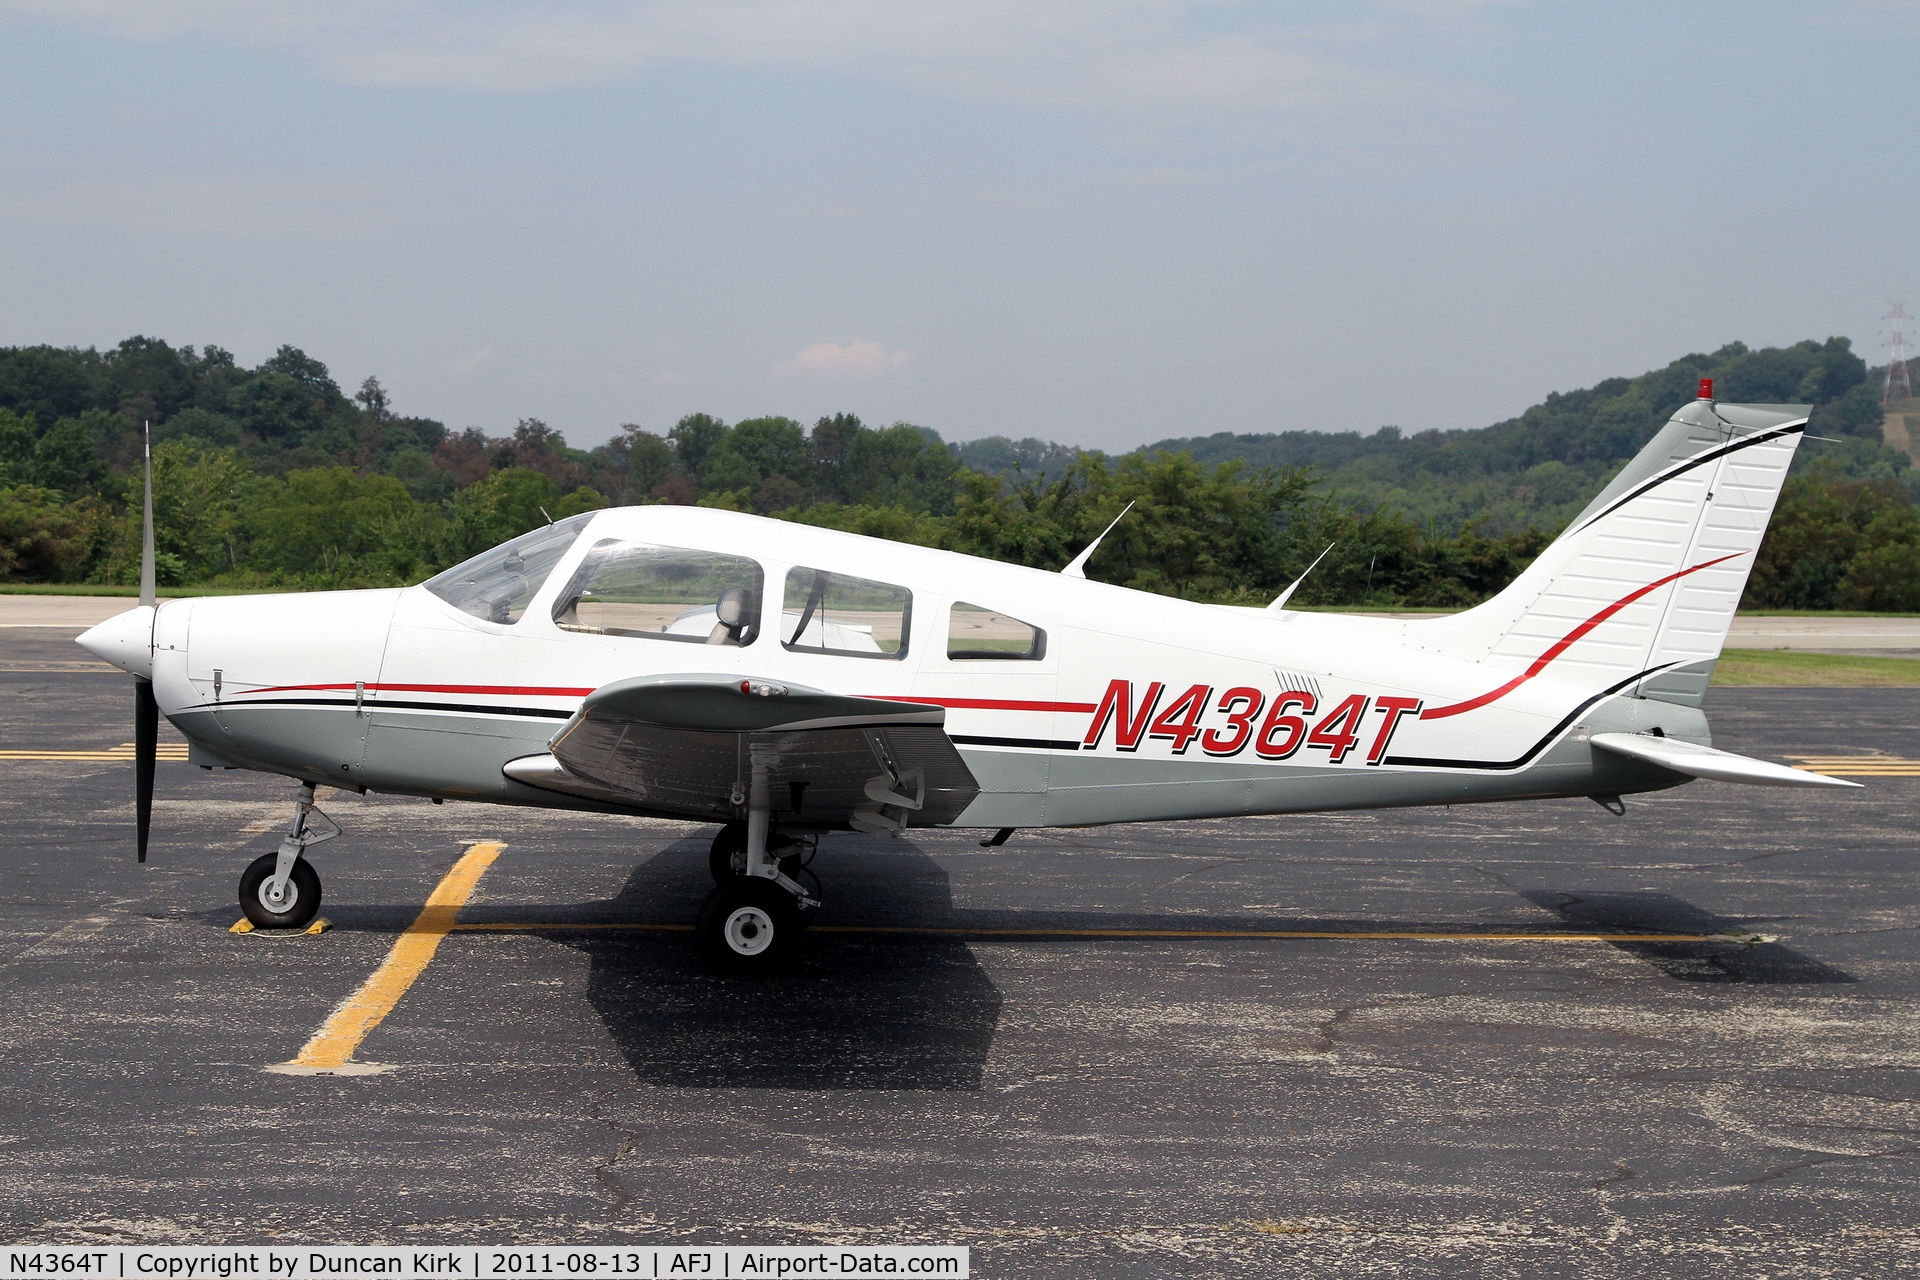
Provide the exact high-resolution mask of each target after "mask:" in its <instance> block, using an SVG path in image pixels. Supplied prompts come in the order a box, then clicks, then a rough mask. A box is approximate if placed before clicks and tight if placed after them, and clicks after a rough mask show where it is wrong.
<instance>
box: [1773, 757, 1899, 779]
mask: <svg viewBox="0 0 1920 1280" xmlns="http://www.w3.org/2000/svg"><path fill="white" fill-rule="evenodd" d="M1787 759H1789V760H1797V761H1799V762H1800V767H1801V768H1802V769H1805V770H1806V771H1807V772H1808V773H1818V774H1823V775H1825V776H1826V777H1829V778H1920V760H1909V759H1906V758H1905V757H1904V756H1788V757H1787Z"/></svg>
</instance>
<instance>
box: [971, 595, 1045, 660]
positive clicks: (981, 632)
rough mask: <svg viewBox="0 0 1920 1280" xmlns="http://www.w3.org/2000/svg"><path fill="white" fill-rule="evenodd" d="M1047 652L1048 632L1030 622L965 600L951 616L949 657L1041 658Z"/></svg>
mask: <svg viewBox="0 0 1920 1280" xmlns="http://www.w3.org/2000/svg"><path fill="white" fill-rule="evenodd" d="M1046 656H1047V633H1046V632H1044V631H1042V630H1041V629H1040V628H1038V627H1036V626H1034V625H1033V624H1032V623H1030V622H1022V621H1020V619H1018V618H1015V617H1010V616H1008V615H1007V614H1004V613H1001V612H999V611H998V610H994V609H989V608H987V607H986V606H984V605H977V604H968V603H966V602H965V601H964V600H963V601H960V602H958V603H956V604H955V605H954V606H953V612H952V613H951V614H950V615H948V619H947V657H949V658H958V659H972V658H988V659H994V658H997V659H1002V660H1005V659H1022V658H1024V659H1029V660H1032V659H1037V658H1044V657H1046Z"/></svg>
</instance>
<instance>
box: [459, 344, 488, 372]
mask: <svg viewBox="0 0 1920 1280" xmlns="http://www.w3.org/2000/svg"><path fill="white" fill-rule="evenodd" d="M492 359H493V348H492V347H482V348H480V349H479V350H478V351H470V352H468V353H467V354H466V355H464V356H461V357H460V358H459V359H458V360H455V361H454V362H453V371H454V372H455V373H472V372H473V371H474V370H475V369H478V368H479V367H480V366H481V365H483V364H486V363H487V362H488V361H490V360H492Z"/></svg>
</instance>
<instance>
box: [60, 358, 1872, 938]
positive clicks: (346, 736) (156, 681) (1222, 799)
mask: <svg viewBox="0 0 1920 1280" xmlns="http://www.w3.org/2000/svg"><path fill="white" fill-rule="evenodd" d="M1806 422H1807V410H1806V408H1805V407H1804V406H1785V405H1732V404H1718V403H1716V402H1715V401H1714V400H1713V399H1712V394H1711V384H1710V383H1706V382H1703V383H1702V387H1701V398H1700V399H1698V400H1696V401H1694V402H1692V403H1691V404H1689V405H1688V406H1686V407H1685V408H1683V409H1681V410H1680V411H1679V412H1678V413H1676V414H1675V415H1674V416H1673V418H1672V420H1671V421H1670V422H1669V423H1668V424H1667V425H1666V427H1665V428H1664V429H1662V430H1661V431H1660V432H1659V434H1658V435H1656V436H1655V437H1654V439H1653V441H1652V442H1651V443H1650V444H1648V445H1647V447H1646V448H1645V449H1644V450H1642V451H1641V452H1640V454H1639V455H1638V456H1637V457H1635V458H1634V459H1633V460H1632V461H1631V462H1629V463H1628V464H1627V466H1626V467H1625V468H1624V469H1623V470H1622V471H1621V472H1620V473H1619V475H1617V476H1615V477H1614V479H1613V481H1612V482H1611V483H1610V484H1608V485H1607V487H1606V488H1605V489H1604V490H1603V491H1602V492H1601V494H1600V496H1599V497H1597V498H1595V499H1594V500H1593V502H1592V504H1591V505H1590V506H1588V508H1587V509H1586V510H1585V511H1584V512H1582V513H1581V515H1580V516H1579V518H1578V519H1576V520H1574V521H1573V523H1572V524H1571V525H1570V526H1569V527H1568V528H1567V530H1566V532H1565V533H1563V534H1562V535H1561V536H1560V538H1559V539H1558V540H1557V541H1555V542H1554V543H1553V544H1552V545H1551V546H1550V547H1548V548H1547V549H1546V551H1545V552H1544V553H1542V554H1541V556H1540V557H1539V558H1538V559H1537V560H1535V561H1534V563H1533V564H1532V565H1531V567H1529V568H1528V569H1527V570H1526V571H1525V572H1524V573H1522V574H1521V575H1520V576H1519V577H1518V578H1517V579H1516V580H1515V581H1514V582H1513V584H1512V585H1511V586H1509V587H1508V588H1507V589H1506V590H1505V591H1502V592H1501V593H1500V594H1498V595H1497V596H1495V597H1494V598H1492V599H1491V600H1488V601H1487V602H1486V603H1484V604H1481V605H1479V606H1478V607H1476V608H1472V609H1468V610H1466V611H1465V612H1462V613H1458V614H1454V615H1452V616H1449V617H1435V618H1431V619H1417V620H1395V619H1385V618H1370V617H1356V616H1343V615H1334V614H1322V613H1299V612H1293V611H1289V610H1287V609H1286V608H1285V607H1284V606H1285V604H1286V601H1287V598H1288V595H1290V594H1291V591H1292V588H1289V589H1288V593H1287V594H1286V595H1282V596H1281V597H1280V598H1279V599H1278V600H1276V601H1275V602H1274V604H1273V605H1272V606H1269V607H1268V608H1266V609H1249V608H1234V607H1226V606H1220V605H1209V604H1196V603H1193V602H1190V601H1185V600H1176V599H1169V598H1166V597H1163V596H1156V595H1150V594H1146V593H1143V592H1139V591H1133V590H1129V589H1126V588H1122V587H1114V586H1107V585H1104V584H1102V583H1098V582H1091V581H1088V580H1087V579H1086V578H1085V577H1084V576H1083V570H1082V566H1084V564H1085V562H1086V560H1087V558H1088V556H1089V555H1091V553H1092V550H1093V547H1091V546H1090V547H1088V548H1087V550H1086V551H1084V552H1082V553H1081V555H1080V556H1079V558H1078V559H1077V560H1076V561H1075V562H1074V563H1073V564H1071V565H1069V566H1068V567H1067V568H1066V569H1065V570H1063V571H1062V572H1059V573H1052V572H1046V571H1042V570H1038V569H1027V568H1020V567H1016V566H1012V565H1006V564H1000V563H996V562H993V561H988V560H982V559H977V558H974V557H970V556H964V555H956V554H953V553H951V552H945V551H934V550H929V549H926V548H922V547H914V546H906V545H902V544H899V543H893V542H885V541H880V540H877V539H873V538H865V537H860V536H856V535H853V534H847V533H839V532H834V531H831V530H825V529H816V528H810V527H808V526H805V525H796V524H786V523H781V522H777V521H773V520H768V519H762V518H760V517H757V516H751V515H742V514H739V513H735V512H730V511H716V510H708V509H704V508H693V507H674V506H650V507H623V508H616V509H613V510H605V511H597V512H592V513H589V514H586V515H580V516H575V517H572V518H571V519H567V520H562V521H559V522H558V523H555V524H552V525H550V526H548V527H546V528H542V529H537V530H535V531H533V532H532V533H528V534H525V535H523V536H521V537H518V538H515V539H514V540H513V541H511V542H509V543H506V544H505V545H503V546H500V547H497V548H495V549H494V550H492V551H489V552H487V553H485V554H484V555H480V556H476V557H475V558H474V559H472V560H469V561H467V562H466V563H465V564H461V565H457V566H455V567H454V568H452V569H449V570H447V571H446V572H444V573H442V574H439V575H438V576H436V577H434V578H431V579H429V580H428V581H426V582H424V583H421V584H420V585H418V586H413V587H407V588H403V589H394V590H382V591H336V592H323V593H322V592H316V593H307V594H290V595H261V596H241V597H225V598H219V597H209V598H201V599H182V600H170V601H167V602H166V603H164V604H159V605H157V606H156V605H155V604H154V603H152V592H151V576H150V573H149V575H148V577H147V579H146V583H147V592H146V595H145V597H144V599H145V602H144V603H143V604H142V605H141V606H140V607H139V608H136V609H133V610H130V611H129V612H127V613H124V614H121V615H120V616H118V617H116V618H113V619H111V620H109V621H107V622H103V623H101V624H100V625H99V626H97V627H95V628H94V629H93V630H91V631H89V632H87V633H86V634H85V635H83V636H81V637H80V643H81V644H82V645H84V646H85V647H86V648H87V649H89V650H91V651H92V652H93V653H95V654H97V655H99V656H100V657H101V658H104V659H106V660H107V661H109V662H111V663H113V664H115V665H116V666H119V667H121V668H123V669H124V670H126V671H128V672H131V673H132V674H133V675H134V676H135V677H137V680H136V699H135V705H136V741H137V743H138V751H137V760H138V766H137V779H138V787H137V814H138V828H139V830H138V836H139V849H140V857H141V859H142V860H143V861H144V860H145V856H146V845H147V832H148V826H149V822H150V814H151V805H152V789H153V760H154V750H155V740H156V734H157V724H158V721H157V715H158V714H159V713H164V714H165V715H166V717H167V719H168V720H169V721H171V722H172V723H173V725H174V726H175V727H177V728H178V729H179V730H180V732H181V733H182V734H184V735H185V736H186V738H187V741H188V743H189V744H190V753H191V754H190V757H189V758H190V759H191V760H192V761H193V762H195V763H198V764H199V765H201V766H202V767H203V768H207V769H213V768H245V769H257V770H262V771H265V772H269V773H277V774H283V775H285V776H287V777H290V778H294V779H296V780H298V781H299V782H300V783H301V784H302V790H301V792H300V796H299V799H298V800H297V801H296V805H295V815H294V820H293V825H292V829H291V830H290V832H289V834H288V836H287V838H286V839H285V840H284V841H282V843H281V845H280V847H279V849H278V851H277V852H275V853H271V854H266V855H263V856H262V857H260V858H259V859H258V860H256V861H255V862H254V863H253V864H252V865H251V866H249V867H248V868H247V870H246V873H245V875H243V876H242V877H241V881H240V905H241V908H242V909H243V910H244V911H245V912H246V914H247V916H248V918H249V919H251V920H252V921H253V922H254V923H255V924H256V925H259V926H263V927H268V928H288V927H296V926H300V925H303V924H305V923H306V922H308V921H309V920H311V919H312V918H313V915H314V913H315V912H316V911H317V910H318V909H319V906H320V881H319V877H318V876H317V875H316V874H315V872H314V870H313V867H312V864H311V862H310V860H309V859H307V858H306V857H305V856H303V855H304V854H305V853H306V851H307V850H308V849H309V848H310V847H311V846H312V845H313V844H316V843H318V842H319V841H321V840H324V839H329V838H331V837H332V836H333V835H334V834H337V832H338V828H337V827H335V826H333V824H332V823H331V822H330V821H328V820H327V819H326V818H325V817H324V815H321V814H320V813H319V812H318V810H316V809H315V808H314V804H313V797H314V788H315V787H316V786H319V785H323V784H324V785H327V786H332V787H340V788H352V789H355V790H358V791H360V792H363V793H364V792H367V791H378V792H384V793H396V794H403V795H415V796H423V797H429V798H431V799H432V800H433V801H434V802H436V803H438V802H440V801H442V800H448V799H452V800H474V801H485V802H489V803H494V804H515V805H536V806H544V807H548V808H560V809H582V810H595V811H601V812H618V813H626V814H638V815H644V816H654V817H665V818H674V819H681V820H685V819H693V820H696V821H704V822H712V823H715V824H718V825H719V827H720V831H719V834H718V836H717V837H716V838H715V840H714V844H713V853H712V869H713V874H714V879H715V881H716V887H715V889H714V890H713V892H712V894H711V895H710V896H709V897H708V898H707V900H706V902H705V904H704V905H703V906H702V908H701V910H700V915H699V921H698V926H697V936H698V939H699V942H700V945H701V948H702V950H703V951H704V952H705V954H706V955H707V957H708V958H709V959H710V960H711V961H712V962H713V963H714V965H715V966H716V967H718V968H720V969H721V970H723V971H727V972H734V973H752V972H764V971H769V970H774V969H778V968H780V967H781V966H782V965H783V964H784V963H786V961H787V960H788V958H789V957H790V954H791V950H792V948H793V946H794V943H795V936H796V934H798V933H799V931H800V930H801V929H802V927H803V925H804V922H805V919H806V915H807V912H808V909H809V908H811V907H814V906H817V905H818V882H817V881H814V880H813V879H812V875H811V873H810V872H808V871H806V870H804V869H803V868H804V863H805V862H806V861H810V860H811V854H812V852H813V851H814V850H815V849H816V847H817V844H818V840H819V838H820V837H821V836H823V835H827V834H829V833H832V832H839V831H847V830H855V831H865V832H881V833H893V834H898V833H900V832H901V831H903V830H908V829H911V828H914V827H929V826H956V827H977V828H983V829H990V830H993V831H994V832H995V834H994V835H993V837H992V838H991V839H989V840H987V841H984V842H983V843H986V844H988V845H998V844H1000V843H1002V842H1004V841H1005V840H1006V839H1007V837H1008V836H1009V835H1011V834H1012V833H1013V832H1014V831H1016V830H1019V829H1021V828H1026V827H1042V826H1045V827H1070V826H1090V825H1097V824H1102V823H1112V822H1156V821H1165V820H1168V819H1177V818H1213V817H1222V816H1227V815H1235V814H1279V813H1308V812H1315V811H1324V810H1335V809H1367V808H1378V807H1386V806H1404V805H1436V804H1448V805H1451V804H1465V803H1472V802H1478V801H1492V800H1523V799H1541V798H1548V797H1567V796H1590V797H1592V798H1593V799H1595V800H1597V801H1599V802H1600V803H1602V804H1603V805H1605V806H1607V807H1608V808H1609V809H1611V810H1612V811H1613V812H1615V813H1620V812H1622V811H1623V806H1622V804H1621V802H1620V797H1621V796H1624V795H1628V794H1632V793H1635V792H1645V791H1655V790H1659V789H1662V788H1666V787H1672V786H1676V785H1679V784H1681V783H1684V782H1687V781H1689V780H1691V779H1693V778H1713V779H1719V780H1722V781H1728V782H1746V783H1760V784H1769V785H1786V786H1853V785H1857V784H1853V783H1848V782H1843V781H1840V780H1838V779H1832V778H1826V777H1822V776H1820V775H1817V774H1811V773H1806V772H1803V771H1801V770H1797V769H1790V768H1787V767H1785V766H1782V765H1776V764H1771V763H1767V762H1764V761H1759V760H1752V759H1747V758H1744V757H1740V756H1735V755H1731V754H1728V753H1726V752H1722V751H1716V750H1714V749H1713V748H1712V746H1711V745H1710V744H1711V736H1710V734H1709V732H1708V728H1707V720H1706V716H1705V715H1704V714H1703V712H1702V710H1701V706H1702V698H1703V695H1704V693H1705V691H1706V687H1707V679H1708V676H1709V674H1710V673H1711V672H1712V670H1713V666H1714V663H1715V661H1716V659H1717V658H1718V657H1719V654H1720V649H1721V645H1722V643H1723V641H1724V640H1725V637H1726V634H1727V628H1728V625H1729V623H1730V622H1731V620H1732V618H1733V614H1734V608H1735V606H1736V604H1737V603H1738V601H1739V599H1740V593H1741V590H1742V588H1743V586H1744V585H1745V583H1746V579H1747V574H1748V572H1749V570H1750V568H1751V566H1752V564H1753V559H1754V554H1755V552H1756V551H1757V550H1758V549H1759V546H1760V540H1761V537H1762V535H1763V534H1764V533H1765V531H1766V527H1767V520H1768V517H1769V515H1770V514H1771V512H1772V510H1773V505H1774V500H1775V498H1776V497H1777V496H1778V494H1779V491H1780V487H1781V484H1782V483H1783V482H1784V480H1785V479H1786V474H1787V466H1788V463H1789V462H1790V461H1791V459H1792V456H1793V451H1794V448H1795V446H1796V445H1797V444H1798V443H1799V440H1800V437H1801V435H1802V434H1803V433H1804V431H1805V429H1806ZM151 510H152V508H151V502H149V505H148V521H147V522H148V535H147V536H148V546H149V555H150V548H151V538H152V527H151V526H152V516H151ZM1102 536H1104V535H1102ZM1095 545H1098V540H1096V542H1095ZM149 563H150V561H149ZM1297 585H1298V584H1297V583H1296V584H1295V586H1297Z"/></svg>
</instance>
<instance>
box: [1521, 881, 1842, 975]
mask: <svg viewBox="0 0 1920 1280" xmlns="http://www.w3.org/2000/svg"><path fill="white" fill-rule="evenodd" d="M1520 896H1521V897H1523V898H1525V899H1527V900H1528V901H1529V902H1532V903H1533V904H1534V905H1536V906H1541V907H1545V908H1546V909H1547V910H1549V911H1551V912H1553V913H1554V914H1556V915H1558V916H1559V917H1560V918H1561V919H1562V920H1564V921H1566V922H1567V923H1568V924H1570V925H1576V926H1579V927H1583V928H1593V929H1625V930H1632V931H1635V932H1641V933H1699V934H1715V933H1728V932H1746V933H1752V932H1757V930H1756V929H1755V928H1754V925H1755V923H1757V922H1756V921H1753V920H1742V919H1740V918H1737V917H1729V916H1717V915H1714V914H1713V913H1712V912H1710V911H1706V910H1703V909H1701V908H1700V907H1696V906H1694V905H1693V904H1692V903H1691V902H1687V901H1686V900H1684V899H1682V898H1676V897H1674V896H1672V895H1671V894H1666V893H1652V892H1644V891H1642V892H1619V891H1616V890H1605V891H1601V890H1594V891H1588V890H1580V891H1578V892H1574V891H1559V890H1551V889H1534V890H1528V891H1524V892H1522V893H1521V895H1520ZM1607 945H1608V946H1612V947H1618V948H1619V949H1620V950H1622V951H1624V952H1626V953H1627V954H1628V955H1631V956H1636V957H1638V958H1639V959H1641V960H1644V961H1646V962H1647V963H1648V964H1650V965H1652V966H1653V967H1654V968H1656V969H1658V970H1659V971H1660V972H1661V973H1664V974H1666V975H1667V976H1668V977H1669V978H1677V979H1679V980H1680V981H1682V982H1750V983H1768V984H1788V983H1815V984H1831V983H1846V982H1858V981H1859V979H1858V978H1855V977H1854V976H1853V975H1852V974H1850V973H1847V972H1846V971H1844V970H1841V969H1836V968H1834V967H1833V966H1832V965H1829V964H1825V963H1822V962H1821V961H1819V960H1815V959H1814V958H1813V957H1812V956H1807V955H1802V954H1801V953H1800V952H1798V951H1795V950H1794V949H1793V948H1791V947H1784V946H1781V945H1780V944H1779V943H1777V942H1762V943H1756V944H1754V945H1753V946H1746V947H1743V946H1729V945H1727V944H1726V943H1723V942H1610V943H1608V944H1607Z"/></svg>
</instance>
